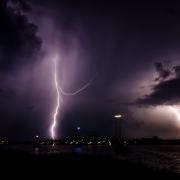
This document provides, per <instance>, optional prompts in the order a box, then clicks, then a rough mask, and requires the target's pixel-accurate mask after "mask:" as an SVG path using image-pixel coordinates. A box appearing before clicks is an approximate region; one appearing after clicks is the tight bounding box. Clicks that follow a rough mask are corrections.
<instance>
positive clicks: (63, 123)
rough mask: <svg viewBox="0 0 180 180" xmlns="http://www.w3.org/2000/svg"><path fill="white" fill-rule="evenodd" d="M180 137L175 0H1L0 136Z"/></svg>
mask: <svg viewBox="0 0 180 180" xmlns="http://www.w3.org/2000/svg"><path fill="white" fill-rule="evenodd" d="M55 56H58V68H57V71H58V83H59V86H60V87H61V88H62V89H63V90H64V91H66V92H74V91H76V90H78V89H79V88H81V87H83V86H84V85H85V84H86V83H90V86H88V87H87V88H86V89H84V90H83V91H81V92H80V93H79V94H77V95H74V96H66V95H62V99H63V102H61V104H60V108H59V113H58V124H57V127H56V137H60V138H61V137H67V136H71V135H72V134H73V133H74V132H75V128H76V127H77V126H81V132H80V133H81V134H82V135H90V134H95V135H99V136H103V137H107V136H113V133H114V132H113V131H114V121H115V119H114V117H113V116H114V114H119V113H120V114H122V116H123V117H122V119H121V120H120V121H121V122H120V123H121V128H122V136H123V137H127V138H137V137H138V138H139V137H152V136H159V137H162V138H180V106H179V101H180V2H178V0H177V1H174V0H169V1H158V0H156V1H155V0H151V1H150V0H147V1H133V0H132V1H131V0H129V1H128V0H122V1H112V0H111V1H110V0H109V1H108V0H91V1H90V0H87V1H83V0H71V1H70V0H61V1H59V0H40V1H36V0H29V1H25V0H0V138H5V139H6V138H7V139H32V138H33V137H34V136H35V135H37V134H38V135H39V136H40V137H50V131H49V129H50V126H51V124H52V116H53V112H54V108H55V105H56V98H57V94H56V89H55V85H54V79H53V78H54V63H53V60H54V58H55Z"/></svg>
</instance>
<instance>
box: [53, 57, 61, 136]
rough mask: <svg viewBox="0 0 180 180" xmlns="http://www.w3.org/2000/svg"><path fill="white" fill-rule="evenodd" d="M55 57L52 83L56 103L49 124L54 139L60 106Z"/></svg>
mask: <svg viewBox="0 0 180 180" xmlns="http://www.w3.org/2000/svg"><path fill="white" fill-rule="evenodd" d="M56 61H57V57H56V58H55V61H54V68H55V69H54V84H55V88H56V92H57V104H56V107H55V111H54V114H53V122H52V125H51V137H52V139H55V127H56V124H57V116H58V112H59V106H60V92H59V86H58V79H57V67H56V66H57V62H56Z"/></svg>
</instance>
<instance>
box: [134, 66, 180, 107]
mask: <svg viewBox="0 0 180 180" xmlns="http://www.w3.org/2000/svg"><path fill="white" fill-rule="evenodd" d="M155 67H156V70H157V72H158V73H159V78H158V79H160V78H161V81H159V82H158V83H156V84H155V85H152V92H151V93H150V94H148V95H145V96H144V97H143V98H141V99H138V101H137V103H138V104H141V105H169V104H179V102H180V76H179V71H180V66H179V65H177V66H174V67H173V70H174V71H171V70H169V69H164V68H163V65H162V63H155ZM170 75H172V76H173V77H171V78H170V79H166V78H167V77H169V76H170Z"/></svg>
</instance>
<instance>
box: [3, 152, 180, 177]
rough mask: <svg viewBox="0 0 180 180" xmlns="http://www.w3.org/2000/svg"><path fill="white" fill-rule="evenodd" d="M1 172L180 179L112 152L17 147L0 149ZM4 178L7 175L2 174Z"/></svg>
mask: <svg viewBox="0 0 180 180" xmlns="http://www.w3.org/2000/svg"><path fill="white" fill-rule="evenodd" d="M0 162H1V174H3V175H5V177H8V176H11V177H13V178H15V177H20V176H21V177H23V179H29V178H30V179H36V178H41V179H42V178H44V177H45V178H50V179H53V178H55V177H56V179H62V178H63V179H64V178H65V179H69V178H71V179H89V178H90V179H96V178H98V179H104V178H105V179H127V178H133V179H136V178H138V179H153V178H155V179H157V178H165V179H179V178H180V176H179V174H177V173H173V172H170V171H167V170H157V169H153V168H148V167H146V166H144V165H142V164H138V163H132V162H130V161H128V160H118V159H116V158H114V157H112V156H97V155H83V154H75V153H61V154H51V155H47V154H46V155H34V154H30V153H28V152H25V151H20V150H7V149H6V150H0ZM3 179H6V178H3Z"/></svg>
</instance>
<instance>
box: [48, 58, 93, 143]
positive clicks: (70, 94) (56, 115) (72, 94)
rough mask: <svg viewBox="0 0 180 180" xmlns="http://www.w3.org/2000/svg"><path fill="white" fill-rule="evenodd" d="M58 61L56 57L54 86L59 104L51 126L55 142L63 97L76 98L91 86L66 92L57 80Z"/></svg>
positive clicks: (86, 85) (88, 84)
mask: <svg viewBox="0 0 180 180" xmlns="http://www.w3.org/2000/svg"><path fill="white" fill-rule="evenodd" d="M57 59H58V56H56V58H55V60H54V84H55V88H56V92H57V98H56V100H57V103H56V107H55V111H54V113H53V120H52V125H51V138H52V139H53V140H54V139H55V128H56V124H57V117H58V113H59V108H60V102H62V100H63V99H62V95H65V96H74V95H76V94H78V93H80V92H81V91H83V90H85V89H86V88H87V87H88V86H90V84H91V82H88V83H87V84H85V85H84V86H83V87H81V88H80V89H78V90H76V91H74V92H70V93H69V92H65V91H64V90H63V89H62V87H61V86H60V85H59V83H58V78H57Z"/></svg>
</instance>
